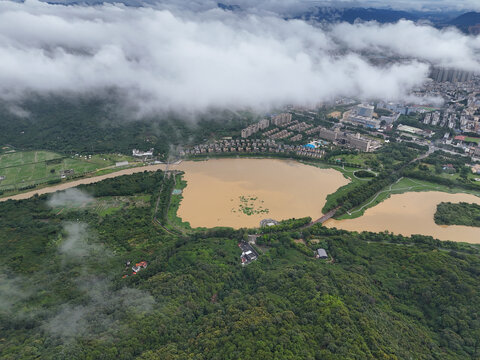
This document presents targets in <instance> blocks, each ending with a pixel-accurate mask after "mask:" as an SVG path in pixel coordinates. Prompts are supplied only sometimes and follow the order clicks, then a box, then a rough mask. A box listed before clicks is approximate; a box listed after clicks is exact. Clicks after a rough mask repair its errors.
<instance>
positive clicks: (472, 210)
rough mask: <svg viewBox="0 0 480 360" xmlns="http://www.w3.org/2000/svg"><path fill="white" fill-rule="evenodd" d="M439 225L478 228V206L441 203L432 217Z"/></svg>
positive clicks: (463, 203) (479, 225)
mask: <svg viewBox="0 0 480 360" xmlns="http://www.w3.org/2000/svg"><path fill="white" fill-rule="evenodd" d="M434 219H435V223H436V224H439V225H467V226H478V227H480V205H477V204H469V203H466V202H461V203H458V204H454V203H451V202H442V203H440V204H438V205H437V211H436V212H435V215H434Z"/></svg>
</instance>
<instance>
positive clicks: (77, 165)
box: [0, 150, 131, 191]
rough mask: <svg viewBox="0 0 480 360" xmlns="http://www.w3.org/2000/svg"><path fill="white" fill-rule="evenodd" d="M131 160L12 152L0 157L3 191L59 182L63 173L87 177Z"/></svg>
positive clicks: (0, 182) (113, 156) (119, 156)
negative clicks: (71, 171)
mask: <svg viewBox="0 0 480 360" xmlns="http://www.w3.org/2000/svg"><path fill="white" fill-rule="evenodd" d="M123 160H131V157H128V156H124V155H115V154H108V155H94V156H91V157H90V158H89V157H87V156H80V155H78V156H62V155H60V154H57V153H54V152H51V151H41V150H38V151H19V152H16V151H13V150H10V151H8V152H3V153H2V154H1V155H0V176H4V177H5V178H4V179H3V180H1V181H0V191H1V190H17V189H21V188H26V187H34V186H36V185H40V184H44V183H48V182H49V181H53V180H58V179H60V175H61V172H62V171H64V170H70V169H72V170H73V171H74V176H82V175H87V174H89V173H93V172H95V171H96V170H98V169H102V168H108V167H113V168H111V169H108V170H112V171H115V170H118V168H115V162H117V161H123Z"/></svg>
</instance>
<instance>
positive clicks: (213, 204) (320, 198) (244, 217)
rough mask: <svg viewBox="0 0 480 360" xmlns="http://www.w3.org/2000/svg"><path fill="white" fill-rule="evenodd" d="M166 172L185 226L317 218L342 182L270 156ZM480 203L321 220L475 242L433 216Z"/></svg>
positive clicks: (472, 231) (393, 203) (398, 205)
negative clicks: (180, 177) (174, 181)
mask: <svg viewBox="0 0 480 360" xmlns="http://www.w3.org/2000/svg"><path fill="white" fill-rule="evenodd" d="M169 168H170V169H172V170H173V169H178V170H183V171H185V176H184V178H185V180H186V181H187V187H186V188H185V190H184V192H183V200H182V202H181V204H180V208H179V211H178V216H179V217H181V218H182V219H183V220H184V221H188V222H190V225H191V226H192V227H214V226H231V227H234V228H240V227H257V226H258V225H259V222H260V220H262V219H265V218H272V219H276V220H282V219H288V218H292V217H295V218H300V217H305V216H311V217H312V218H313V219H316V218H319V217H321V216H322V207H323V205H324V204H325V199H326V197H327V195H328V194H331V193H333V192H335V191H336V190H337V189H338V188H339V187H341V186H343V185H346V184H347V183H348V180H347V179H345V178H344V177H343V175H342V174H341V173H340V172H338V171H335V170H333V169H320V168H316V167H313V166H309V165H304V164H301V163H299V162H296V161H288V160H272V159H216V160H209V161H184V162H182V163H180V164H179V165H170V167H169ZM158 169H161V170H164V169H165V165H163V164H162V165H153V166H144V167H136V168H130V169H124V170H121V171H118V172H115V173H111V174H106V175H102V176H96V177H91V178H85V179H79V180H75V181H71V182H66V183H62V184H58V185H54V186H50V187H45V188H42V189H38V190H33V191H29V192H26V193H22V194H18V195H13V196H10V197H5V198H1V199H0V201H5V200H7V199H15V200H19V199H27V198H29V197H32V196H33V195H34V194H45V193H52V192H55V191H58V190H65V189H67V188H70V187H74V186H77V185H80V184H89V183H94V182H98V181H101V180H104V179H107V178H112V177H116V176H121V175H127V174H132V173H136V172H141V171H155V170H158ZM442 201H444V202H447V201H450V202H462V201H464V202H469V203H477V204H480V197H477V196H474V195H469V194H448V193H443V192H436V191H429V192H410V193H405V194H396V195H392V196H391V197H390V198H389V199H387V200H385V201H384V202H382V203H380V204H379V205H377V206H375V207H373V208H370V209H367V210H366V211H365V214H364V215H363V216H361V217H359V218H356V219H351V220H339V221H338V220H333V219H331V220H328V221H327V222H326V223H325V224H324V225H325V226H328V227H337V228H340V229H345V230H351V231H375V232H379V231H385V230H388V231H390V232H393V233H396V234H402V235H406V236H408V235H411V234H423V235H431V236H433V237H435V238H437V239H440V240H452V241H465V242H470V243H480V228H475V227H469V226H440V225H436V224H435V222H434V220H433V215H434V213H435V211H436V206H437V204H439V203H440V202H442Z"/></svg>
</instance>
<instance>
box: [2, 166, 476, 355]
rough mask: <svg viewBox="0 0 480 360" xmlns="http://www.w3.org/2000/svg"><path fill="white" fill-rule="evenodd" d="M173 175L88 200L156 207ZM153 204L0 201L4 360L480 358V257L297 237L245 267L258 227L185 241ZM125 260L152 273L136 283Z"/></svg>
mask: <svg viewBox="0 0 480 360" xmlns="http://www.w3.org/2000/svg"><path fill="white" fill-rule="evenodd" d="M160 175H162V174H161V173H150V174H143V173H141V174H136V175H135V176H131V177H126V178H117V179H112V180H110V181H109V182H108V184H109V185H108V186H105V183H103V184H102V183H98V184H93V185H89V186H87V187H85V188H84V189H83V190H84V191H87V192H89V193H91V194H102V196H109V195H106V194H122V195H126V196H130V195H131V194H132V191H140V192H143V193H145V192H148V193H149V194H152V195H154V194H155V191H156V192H157V193H156V195H155V196H157V195H159V194H158V191H159V190H158V189H160V188H161V186H162V182H163V181H165V179H164V178H163V177H162V176H160ZM129 178H130V179H132V186H131V188H129V187H128V185H127V184H128V181H127V180H128V179H129ZM116 181H118V184H117V183H116ZM150 182H151V184H152V187H151V188H150V189H148V188H147V187H145V186H143V185H142V184H146V183H150ZM108 188H111V189H113V190H112V191H111V192H108ZM119 189H122V190H119ZM134 189H135V190H134ZM155 196H154V197H155ZM154 200H155V199H154V198H153V199H152V207H135V206H129V207H125V208H123V209H122V211H118V212H115V213H113V214H107V215H103V216H101V215H99V213H98V212H96V211H94V210H92V209H91V208H89V209H90V210H88V209H83V208H82V207H80V208H78V209H77V210H75V209H73V210H72V209H71V210H69V211H66V210H65V211H62V212H59V211H58V209H57V208H56V209H55V210H53V209H51V208H49V206H48V202H47V196H42V197H35V198H32V199H30V200H24V201H7V202H4V203H0V245H1V246H2V252H0V261H1V263H2V264H3V269H2V274H3V275H2V276H1V277H0V289H1V292H0V333H1V334H2V336H1V341H0V353H1V354H2V358H3V359H18V358H21V359H37V358H41V359H64V358H67V359H139V360H149V359H238V358H246V359H380V358H384V359H408V358H414V359H467V358H469V359H479V358H480V348H479V345H480V310H479V308H478V303H479V301H480V284H479V282H478V276H479V275H480V258H479V250H478V248H476V247H474V246H470V245H466V244H458V243H453V242H441V241H438V240H435V239H433V238H431V237H426V236H413V237H411V238H406V237H402V236H398V235H392V234H389V233H387V232H385V233H378V234H374V233H367V232H364V233H360V234H358V233H350V232H347V231H341V230H336V229H328V228H324V227H322V226H320V225H315V226H313V227H310V228H302V227H298V226H291V227H289V228H285V229H283V230H282V231H276V232H272V233H268V234H264V235H262V237H261V238H260V239H259V242H260V243H261V244H260V246H259V247H260V248H261V249H262V252H261V254H260V257H259V259H258V260H257V261H255V262H253V263H252V264H250V265H248V266H246V267H242V266H241V265H240V258H239V256H240V252H241V250H240V249H239V248H238V246H237V244H238V242H239V241H240V240H241V239H243V238H244V236H245V235H246V230H245V229H240V230H233V229H230V228H217V229H210V230H199V231H193V232H191V233H189V234H186V235H181V236H177V235H172V234H169V233H167V232H165V231H163V230H162V228H160V227H157V226H156V225H154V224H153V223H152V221H151V220H152V216H153V210H152V208H153V206H154V203H155V201H154ZM286 223H290V224H291V225H293V224H296V223H297V221H294V222H286ZM297 225H298V224H297ZM277 230H278V229H277ZM300 238H301V239H303V240H304V242H305V244H303V243H296V242H294V240H295V239H300ZM318 247H322V248H324V249H326V250H327V253H328V255H329V260H328V261H324V260H317V259H315V258H314V257H313V250H315V249H316V248H318ZM127 260H130V261H132V262H133V263H135V262H138V261H141V260H145V261H148V267H147V269H145V270H142V271H140V272H139V273H138V274H136V275H131V270H129V269H128V268H125V265H124V263H125V261H127ZM124 274H127V275H130V276H128V277H125V278H122V277H123V275H124Z"/></svg>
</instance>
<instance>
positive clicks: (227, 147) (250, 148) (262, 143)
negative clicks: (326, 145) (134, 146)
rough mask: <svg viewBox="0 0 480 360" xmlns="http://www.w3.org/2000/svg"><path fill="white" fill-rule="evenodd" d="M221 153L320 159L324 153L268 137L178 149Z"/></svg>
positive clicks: (192, 152)
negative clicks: (287, 155) (285, 155)
mask: <svg viewBox="0 0 480 360" xmlns="http://www.w3.org/2000/svg"><path fill="white" fill-rule="evenodd" d="M222 153H252V154H258V153H262V154H267V153H269V154H289V155H297V156H302V157H308V158H315V159H320V158H322V157H323V155H324V154H325V151H324V150H322V149H321V148H307V147H305V146H303V145H288V144H281V143H276V142H275V140H270V139H267V140H265V139H262V140H260V139H241V140H239V139H237V140H219V141H215V142H213V143H209V144H202V145H197V146H194V147H192V148H190V149H184V150H182V151H180V155H181V156H192V155H193V156H195V155H207V154H222Z"/></svg>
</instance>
